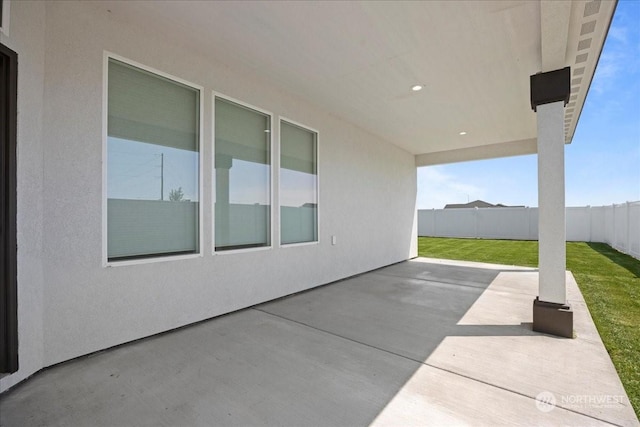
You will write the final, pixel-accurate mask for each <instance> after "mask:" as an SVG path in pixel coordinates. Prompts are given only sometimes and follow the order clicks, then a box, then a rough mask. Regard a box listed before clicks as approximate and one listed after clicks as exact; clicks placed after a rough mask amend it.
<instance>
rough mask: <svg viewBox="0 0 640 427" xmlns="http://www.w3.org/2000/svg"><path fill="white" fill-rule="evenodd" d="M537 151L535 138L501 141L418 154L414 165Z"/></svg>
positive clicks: (429, 164)
mask: <svg viewBox="0 0 640 427" xmlns="http://www.w3.org/2000/svg"><path fill="white" fill-rule="evenodd" d="M537 152H538V145H537V139H536V138H531V139H523V140H520V141H510V142H501V143H498V144H489V145H479V146H475V147H468V148H459V149H457V150H447V151H438V152H435V153H425V154H418V155H417V156H415V157H416V166H417V167H420V166H433V165H441V164H445V163H457V162H466V161H469V160H485V159H495V158H498V157H511V156H522V155H525V154H534V153H537Z"/></svg>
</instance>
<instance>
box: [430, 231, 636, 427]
mask: <svg viewBox="0 0 640 427" xmlns="http://www.w3.org/2000/svg"><path fill="white" fill-rule="evenodd" d="M418 254H419V255H420V256H424V257H431V258H447V259H458V260H465V261H481V262H489V263H496V264H509V265H520V266H526V267H537V266H538V242H532V241H519V240H477V239H449V238H436V237H420V238H418ZM567 269H568V270H570V271H571V272H572V273H573V276H574V277H575V278H576V281H577V282H578V286H579V287H580V290H581V291H582V295H583V296H584V299H585V301H586V302H587V305H588V306H589V311H590V312H591V316H592V317H593V320H594V322H595V324H596V327H597V328H598V332H599V333H600V336H601V337H602V341H603V342H604V345H605V347H606V348H607V351H608V352H609V355H611V360H613V364H614V365H615V366H616V369H617V371H618V375H620V379H621V380H622V383H623V384H624V387H625V390H626V391H627V394H628V395H629V399H630V400H631V404H632V405H633V407H634V409H635V411H636V414H637V415H638V418H640V261H638V260H637V259H634V258H632V257H630V256H628V255H624V254H622V253H620V252H618V251H616V250H614V249H612V248H611V247H610V246H608V245H606V244H604V243H584V242H568V243H567Z"/></svg>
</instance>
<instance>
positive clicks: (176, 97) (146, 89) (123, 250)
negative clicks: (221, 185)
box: [106, 58, 200, 261]
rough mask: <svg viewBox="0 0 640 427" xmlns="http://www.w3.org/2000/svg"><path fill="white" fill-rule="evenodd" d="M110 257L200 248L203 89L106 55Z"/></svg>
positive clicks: (156, 253) (174, 253)
mask: <svg viewBox="0 0 640 427" xmlns="http://www.w3.org/2000/svg"><path fill="white" fill-rule="evenodd" d="M107 90H108V101H107V102H108V106H107V111H108V113H107V114H108V117H107V188H106V193H107V195H106V197H107V258H108V260H109V261H119V260H127V259H138V258H149V257H158V256H170V255H184V254H196V253H199V250H200V249H199V246H200V238H199V236H200V233H199V229H200V227H199V217H200V206H199V205H200V203H199V200H200V90H199V89H197V88H195V87H192V86H190V85H187V84H185V83H181V82H178V81H176V80H175V79H170V78H167V77H164V76H160V75H158V74H156V73H153V72H150V71H147V70H144V69H142V68H139V67H135V66H132V65H129V64H126V63H124V62H122V61H119V60H116V59H113V58H109V60H108V89H107Z"/></svg>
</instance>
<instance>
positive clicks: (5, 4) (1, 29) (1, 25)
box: [0, 0, 11, 37]
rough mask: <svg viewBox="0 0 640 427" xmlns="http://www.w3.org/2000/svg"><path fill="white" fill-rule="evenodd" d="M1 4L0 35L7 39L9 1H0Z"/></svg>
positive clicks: (9, 12)
mask: <svg viewBox="0 0 640 427" xmlns="http://www.w3.org/2000/svg"><path fill="white" fill-rule="evenodd" d="M0 1H1V2H2V22H0V33H2V34H4V35H5V36H7V37H9V22H10V21H11V20H10V17H11V0H0Z"/></svg>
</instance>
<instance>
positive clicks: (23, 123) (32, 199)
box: [0, 1, 45, 391]
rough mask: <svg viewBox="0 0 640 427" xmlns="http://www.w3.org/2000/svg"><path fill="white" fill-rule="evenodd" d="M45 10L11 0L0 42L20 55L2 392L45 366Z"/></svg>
mask: <svg viewBox="0 0 640 427" xmlns="http://www.w3.org/2000/svg"><path fill="white" fill-rule="evenodd" d="M44 28H45V7H44V4H42V3H35V2H16V1H14V2H12V4H11V9H10V32H9V36H6V35H4V34H0V42H1V43H2V44H4V45H5V46H8V47H9V48H10V49H12V50H14V51H15V52H16V53H17V54H18V140H19V143H18V147H17V169H18V176H17V204H18V206H17V214H18V220H17V239H18V283H19V286H18V341H19V343H18V345H19V353H20V358H19V364H20V370H19V371H18V372H17V373H15V374H14V375H10V376H5V377H3V378H1V379H0V391H2V390H5V389H7V388H9V387H11V386H13V385H14V384H16V383H17V382H19V381H21V380H23V379H24V378H26V377H28V376H29V375H31V374H33V373H34V372H36V371H37V370H39V369H40V368H41V367H42V364H43V336H42V332H43V329H42V322H43V317H42V316H43V310H44V308H43V270H42V242H43V229H42V221H43V203H42V194H43V145H42V129H43V128H42V113H43V109H42V93H43V82H44V62H45V54H44V53H45V52H44V49H45V39H44Z"/></svg>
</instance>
